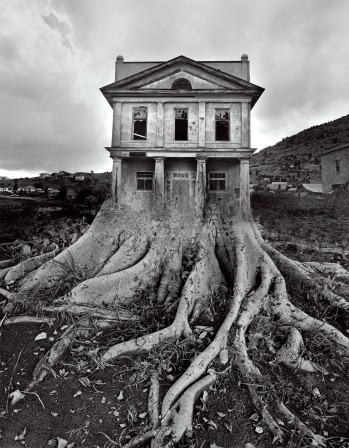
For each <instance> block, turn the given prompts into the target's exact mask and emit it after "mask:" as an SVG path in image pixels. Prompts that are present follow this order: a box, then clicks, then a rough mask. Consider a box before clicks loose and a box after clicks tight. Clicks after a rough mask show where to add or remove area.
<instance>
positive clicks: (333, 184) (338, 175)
mask: <svg viewBox="0 0 349 448" xmlns="http://www.w3.org/2000/svg"><path fill="white" fill-rule="evenodd" d="M321 177H322V185H323V191H324V193H330V192H331V191H332V190H334V189H336V188H338V187H341V186H344V185H345V184H347V183H348V182H349V143H347V144H346V145H341V146H336V147H335V148H332V149H330V150H329V151H326V152H325V153H323V154H321Z"/></svg>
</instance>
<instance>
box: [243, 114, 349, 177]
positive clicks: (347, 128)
mask: <svg viewBox="0 0 349 448" xmlns="http://www.w3.org/2000/svg"><path fill="white" fill-rule="evenodd" d="M348 142H349V115H346V116H344V117H341V118H338V119H337V120H334V121H330V122H328V123H324V124H321V125H318V126H312V127H311V128H308V129H305V130H304V131H301V132H299V133H298V134H295V135H292V136H291V137H286V138H284V139H283V140H282V141H281V142H279V143H276V145H273V146H268V147H267V148H264V149H262V150H261V151H260V152H259V153H257V154H255V155H253V157H252V160H251V170H252V173H256V171H257V175H258V174H263V175H274V176H275V175H280V176H285V177H292V178H293V177H294V175H295V177H296V178H301V179H302V178H304V177H305V178H309V177H310V180H311V181H316V180H319V179H320V177H321V176H320V157H319V156H320V154H322V153H324V152H326V151H327V150H329V149H332V148H334V147H336V146H338V145H341V144H345V143H348Z"/></svg>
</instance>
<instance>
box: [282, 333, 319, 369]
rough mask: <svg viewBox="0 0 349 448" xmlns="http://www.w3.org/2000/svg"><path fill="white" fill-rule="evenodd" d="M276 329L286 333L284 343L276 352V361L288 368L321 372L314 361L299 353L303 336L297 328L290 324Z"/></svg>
mask: <svg viewBox="0 0 349 448" xmlns="http://www.w3.org/2000/svg"><path fill="white" fill-rule="evenodd" d="M278 331H280V332H282V333H283V334H284V335H286V337H287V339H286V342H285V343H284V345H283V346H282V347H281V348H280V349H279V350H278V351H277V353H276V361H277V362H278V363H281V364H284V365H285V366H286V367H288V368H289V369H290V370H298V371H301V372H308V373H309V372H311V373H314V372H323V370H322V369H321V368H320V367H319V366H317V365H316V364H315V363H313V362H311V361H309V360H307V359H304V358H303V356H302V355H301V352H302V349H303V347H304V343H303V338H302V335H301V333H300V331H299V330H297V328H294V327H291V326H286V325H284V326H281V327H279V328H278Z"/></svg>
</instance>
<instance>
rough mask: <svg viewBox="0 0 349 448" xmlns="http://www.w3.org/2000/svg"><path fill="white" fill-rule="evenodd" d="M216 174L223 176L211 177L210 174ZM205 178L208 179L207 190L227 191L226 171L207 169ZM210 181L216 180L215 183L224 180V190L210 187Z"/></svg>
mask: <svg viewBox="0 0 349 448" xmlns="http://www.w3.org/2000/svg"><path fill="white" fill-rule="evenodd" d="M217 174H223V175H224V177H211V175H213V176H214V175H217ZM207 180H208V190H209V191H219V192H226V191H227V172H226V171H209V172H208V177H207ZM211 181H217V184H218V182H220V181H224V190H222V189H218V188H217V189H214V188H211ZM218 185H219V184H218Z"/></svg>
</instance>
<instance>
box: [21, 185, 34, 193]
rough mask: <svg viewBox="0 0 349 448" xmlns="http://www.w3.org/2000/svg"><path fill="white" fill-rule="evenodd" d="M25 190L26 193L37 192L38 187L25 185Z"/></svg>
mask: <svg viewBox="0 0 349 448" xmlns="http://www.w3.org/2000/svg"><path fill="white" fill-rule="evenodd" d="M23 190H24V191H25V192H26V193H35V192H36V188H35V187H33V186H32V185H28V186H27V187H23Z"/></svg>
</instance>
